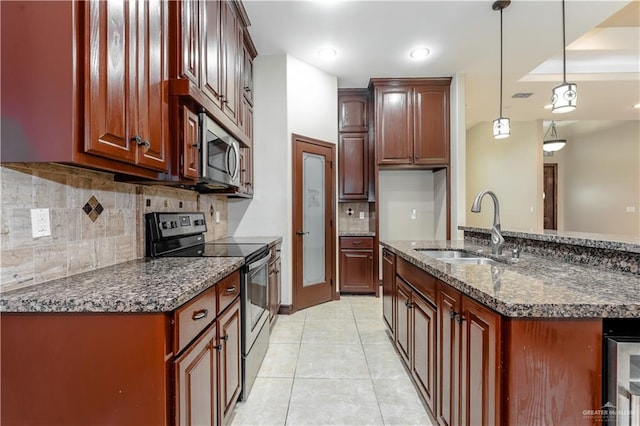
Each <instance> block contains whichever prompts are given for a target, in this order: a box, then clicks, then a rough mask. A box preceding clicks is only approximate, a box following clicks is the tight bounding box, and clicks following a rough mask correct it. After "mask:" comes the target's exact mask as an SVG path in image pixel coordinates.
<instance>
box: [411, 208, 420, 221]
mask: <svg viewBox="0 0 640 426" xmlns="http://www.w3.org/2000/svg"><path fill="white" fill-rule="evenodd" d="M417 218H418V212H417V211H416V209H411V219H417Z"/></svg>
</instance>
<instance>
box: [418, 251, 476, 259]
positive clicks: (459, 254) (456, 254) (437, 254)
mask: <svg viewBox="0 0 640 426" xmlns="http://www.w3.org/2000/svg"><path fill="white" fill-rule="evenodd" d="M416 251H419V252H421V253H424V254H426V255H427V256H429V257H433V258H434V259H451V258H455V259H458V258H469V257H478V256H475V255H473V254H469V253H465V252H463V251H459V250H433V249H416Z"/></svg>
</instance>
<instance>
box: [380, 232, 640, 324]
mask: <svg viewBox="0 0 640 426" xmlns="http://www.w3.org/2000/svg"><path fill="white" fill-rule="evenodd" d="M380 244H381V245H382V246H383V247H387V248H388V249H390V250H391V251H392V252H394V253H396V255H398V256H400V257H402V258H404V259H406V260H407V261H409V262H411V263H413V264H414V265H416V266H418V267H420V268H421V269H423V270H424V271H426V272H428V273H430V274H432V275H434V276H436V277H437V278H439V279H440V280H442V281H444V282H446V283H447V284H450V285H451V286H452V287H454V288H456V289H457V290H459V291H460V292H462V293H463V294H466V295H467V296H469V297H471V298H473V299H475V300H477V301H479V302H481V303H483V304H485V305H486V306H488V307H490V308H492V309H494V310H495V311H497V312H499V313H500V314H502V315H505V316H508V317H550V318H554V317H555V318H558V317H559V318H570V317H574V318H604V317H610V318H640V276H639V275H637V274H630V273H623V272H616V271H607V270H604V269H600V268H596V267H593V266H582V265H578V264H574V263H566V262H561V261H555V260H552V259H548V258H543V257H537V256H531V255H528V254H523V255H522V256H521V259H520V260H519V261H518V263H512V264H509V263H498V265H497V266H494V265H452V264H448V263H444V262H441V261H439V260H436V259H434V258H431V257H429V256H427V255H426V254H424V253H421V252H420V251H418V250H416V249H420V248H424V249H455V250H464V251H469V252H472V253H476V254H480V253H481V254H482V255H487V256H488V257H492V256H491V255H490V249H489V247H488V246H478V245H473V244H470V243H468V242H464V241H415V242H412V241H381V242H380ZM494 258H495V257H494ZM502 260H507V257H504V259H502Z"/></svg>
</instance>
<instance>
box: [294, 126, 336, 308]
mask: <svg viewBox="0 0 640 426" xmlns="http://www.w3.org/2000/svg"><path fill="white" fill-rule="evenodd" d="M298 142H304V143H307V144H311V145H317V146H320V147H323V148H329V149H330V150H331V158H330V159H329V161H330V164H331V171H332V173H333V176H332V180H331V182H332V185H331V196H330V199H331V217H330V218H329V220H330V227H331V238H330V243H329V244H330V248H331V255H330V256H329V258H330V259H327V261H329V262H330V263H329V269H330V276H329V279H330V280H331V282H332V283H333V284H332V289H331V299H330V300H339V299H340V293H339V292H338V283H337V280H336V256H337V251H336V241H337V236H336V228H337V227H336V185H337V184H336V181H337V176H336V169H337V168H336V167H334V165H335V164H336V144H333V143H330V142H324V141H321V140H318V139H313V138H310V137H307V136H302V135H299V134H296V133H292V134H291V175H292V176H291V241H292V244H291V247H292V257H293V262H292V264H293V265H292V275H291V313H294V312H297V311H298V303H297V298H298V294H297V293H298V288H297V285H296V282H295V280H296V277H297V275H298V267H299V265H298V264H297V262H296V261H295V252H296V249H298V245H299V243H298V239H297V235H296V227H295V223H294V222H295V208H296V207H295V206H296V203H298V202H300V200H299V199H298V198H299V197H298V195H297V193H296V185H295V183H294V181H293V176H294V174H295V170H296V167H295V166H296V165H295V161H296V147H297V143H298Z"/></svg>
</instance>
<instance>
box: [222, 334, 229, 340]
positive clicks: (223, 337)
mask: <svg viewBox="0 0 640 426" xmlns="http://www.w3.org/2000/svg"><path fill="white" fill-rule="evenodd" d="M222 340H223V341H225V342H226V341H227V340H229V336H228V335H227V334H225V335H224V336H222Z"/></svg>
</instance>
